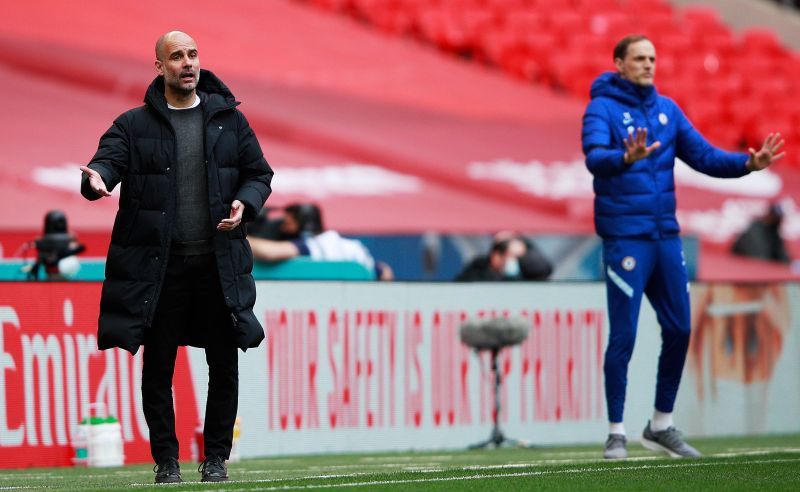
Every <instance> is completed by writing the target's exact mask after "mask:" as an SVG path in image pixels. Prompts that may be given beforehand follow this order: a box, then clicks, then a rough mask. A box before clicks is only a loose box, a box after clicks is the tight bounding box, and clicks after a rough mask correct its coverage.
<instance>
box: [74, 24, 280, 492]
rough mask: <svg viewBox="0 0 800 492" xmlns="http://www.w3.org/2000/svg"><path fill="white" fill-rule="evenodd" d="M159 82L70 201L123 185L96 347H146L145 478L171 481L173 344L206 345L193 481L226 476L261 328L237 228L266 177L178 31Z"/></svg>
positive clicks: (190, 43)
mask: <svg viewBox="0 0 800 492" xmlns="http://www.w3.org/2000/svg"><path fill="white" fill-rule="evenodd" d="M156 58H157V59H156V62H155V66H156V70H157V72H158V74H159V75H158V77H156V79H155V80H154V81H153V83H152V84H150V87H149V88H148V89H147V93H146V95H145V105H144V106H141V107H138V108H135V109H132V110H130V111H128V112H126V113H124V114H122V115H121V116H119V117H118V118H117V119H116V120H115V121H114V123H113V125H112V126H111V128H109V130H108V131H107V132H106V133H105V134H104V135H103V136H102V137H101V139H100V144H99V148H98V150H97V153H96V154H95V156H94V158H92V161H91V162H90V163H89V165H88V166H83V167H81V170H82V171H83V173H84V175H83V181H82V184H81V193H82V194H83V196H84V197H86V198H87V199H89V200H96V199H99V198H101V197H104V196H109V195H110V190H113V189H114V187H115V186H116V185H117V184H121V191H120V203H119V211H118V212H117V216H116V219H115V221H114V228H113V230H112V233H111V245H110V247H109V250H108V259H107V262H106V279H105V282H104V283H103V291H102V299H101V301H100V320H99V328H98V335H97V340H98V346H99V348H100V349H101V350H102V349H108V348H112V347H121V348H123V349H125V350H128V351H130V352H131V353H134V354H135V353H136V351H137V350H138V349H139V346H140V345H144V346H145V351H144V362H143V368H142V403H143V409H144V414H145V418H146V420H147V425H148V426H149V428H150V448H151V452H152V455H153V459H154V460H155V462H156V463H157V464H158V470H157V472H156V483H164V482H179V481H181V476H180V468H179V466H178V461H177V458H178V440H177V437H176V435H175V415H174V409H173V404H172V374H173V371H174V367H175V357H176V353H177V348H178V346H180V345H194V346H198V347H204V348H205V349H206V360H207V362H208V364H209V390H208V400H207V405H206V419H205V430H204V437H205V454H206V456H207V459H206V461H205V463H204V466H203V475H202V479H203V480H204V481H221V480H227V478H228V475H227V470H226V468H225V460H226V459H227V458H228V457H229V454H230V449H231V440H232V435H233V424H234V420H235V418H236V411H237V404H238V401H237V399H238V384H239V383H238V353H237V348H241V349H242V350H245V349H247V348H249V347H256V346H258V345H259V343H261V340H263V338H264V331H263V328H262V327H261V325H260V323H259V322H258V320H257V319H256V317H255V315H254V314H253V305H254V303H255V295H256V292H255V283H254V281H253V277H252V275H251V270H252V265H253V258H252V254H251V251H250V247H249V245H248V243H247V240H246V239H245V236H246V234H245V230H244V228H243V227H241V226H240V224H241V222H243V221H244V222H246V221H249V220H252V219H253V218H254V217H255V216H256V214H257V213H258V211H259V210H260V209H261V207H262V206H263V205H264V202H265V200H266V199H267V197H268V196H269V194H270V191H271V189H270V182H271V180H272V175H273V172H272V169H270V167H269V165H268V164H267V162H266V161H265V160H264V156H263V154H262V152H261V147H260V146H259V144H258V141H257V139H256V137H255V134H254V133H253V130H252V129H251V128H250V126H249V125H248V123H247V120H246V119H245V117H244V116H243V115H242V113H241V112H239V110H238V109H236V106H237V105H238V104H239V103H238V102H237V101H236V100H235V99H234V97H233V94H231V92H230V91H229V90H228V88H227V87H226V86H225V84H223V83H222V82H221V81H220V80H219V79H218V78H217V77H216V76H214V74H212V73H211V72H209V71H206V70H200V64H199V57H198V52H197V45H196V43H195V42H194V40H193V39H192V38H191V37H189V36H188V35H187V34H185V33H182V32H180V31H172V32H169V33H166V34H165V35H163V36H162V37H161V38H159V40H158V43H157V44H156Z"/></svg>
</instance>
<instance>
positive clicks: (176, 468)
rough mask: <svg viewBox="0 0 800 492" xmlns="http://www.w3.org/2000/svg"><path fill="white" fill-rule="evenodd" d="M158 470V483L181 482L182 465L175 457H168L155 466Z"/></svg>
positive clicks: (155, 470)
mask: <svg viewBox="0 0 800 492" xmlns="http://www.w3.org/2000/svg"><path fill="white" fill-rule="evenodd" d="M153 471H154V472H156V483H180V482H183V480H182V479H181V466H180V465H179V464H178V460H176V459H175V458H166V459H164V460H162V461H161V463H159V464H157V465H156V466H154V467H153Z"/></svg>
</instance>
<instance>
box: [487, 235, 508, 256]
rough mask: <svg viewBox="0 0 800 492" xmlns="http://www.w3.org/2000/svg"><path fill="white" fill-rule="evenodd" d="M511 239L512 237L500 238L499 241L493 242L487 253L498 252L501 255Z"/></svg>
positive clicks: (505, 250) (504, 252)
mask: <svg viewBox="0 0 800 492" xmlns="http://www.w3.org/2000/svg"><path fill="white" fill-rule="evenodd" d="M511 240H512V238H510V239H502V240H500V241H495V242H493V243H492V248H491V249H490V250H489V254H494V253H498V254H501V255H504V254H506V252H507V251H508V247H509V246H510V245H511Z"/></svg>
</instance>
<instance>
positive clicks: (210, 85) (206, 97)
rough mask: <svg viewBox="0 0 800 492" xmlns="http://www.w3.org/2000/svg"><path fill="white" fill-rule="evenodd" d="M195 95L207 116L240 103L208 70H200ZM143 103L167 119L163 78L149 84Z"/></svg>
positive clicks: (158, 77)
mask: <svg viewBox="0 0 800 492" xmlns="http://www.w3.org/2000/svg"><path fill="white" fill-rule="evenodd" d="M197 95H198V96H199V97H200V103H201V104H202V106H203V112H204V113H205V114H207V115H210V114H213V113H216V112H218V111H222V110H225V109H230V108H234V107H236V106H238V105H239V104H240V103H239V101H237V100H236V98H235V97H233V93H231V91H230V89H228V86H226V85H225V84H224V83H223V82H222V81H221V80H220V79H219V78H217V76H216V75H214V73H213V72H211V71H210V70H203V69H200V81H199V82H198V84H197ZM144 102H145V104H147V105H148V106H151V107H152V108H154V109H155V110H156V111H158V112H159V113H161V115H162V116H164V117H166V118H167V119H169V118H168V115H169V113H168V111H169V110H168V109H167V99H166V98H165V97H164V77H162V76H160V75H159V76H157V77H156V78H155V79H153V81H152V82H151V83H150V86H149V87H148V88H147V91H146V92H145V95H144Z"/></svg>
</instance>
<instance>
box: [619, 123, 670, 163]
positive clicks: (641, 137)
mask: <svg viewBox="0 0 800 492" xmlns="http://www.w3.org/2000/svg"><path fill="white" fill-rule="evenodd" d="M659 147H661V142H659V141H658V140H656V141H655V142H653V143H652V144H650V146H649V147H648V146H647V128H637V129H636V133H635V134H634V133H628V138H626V139H625V156H624V157H623V159H624V160H625V164H633V163H634V162H636V161H638V160H639V159H644V158H645V157H647V156H649V155H650V154H652V153H653V151H654V150H656V149H657V148H659Z"/></svg>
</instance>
